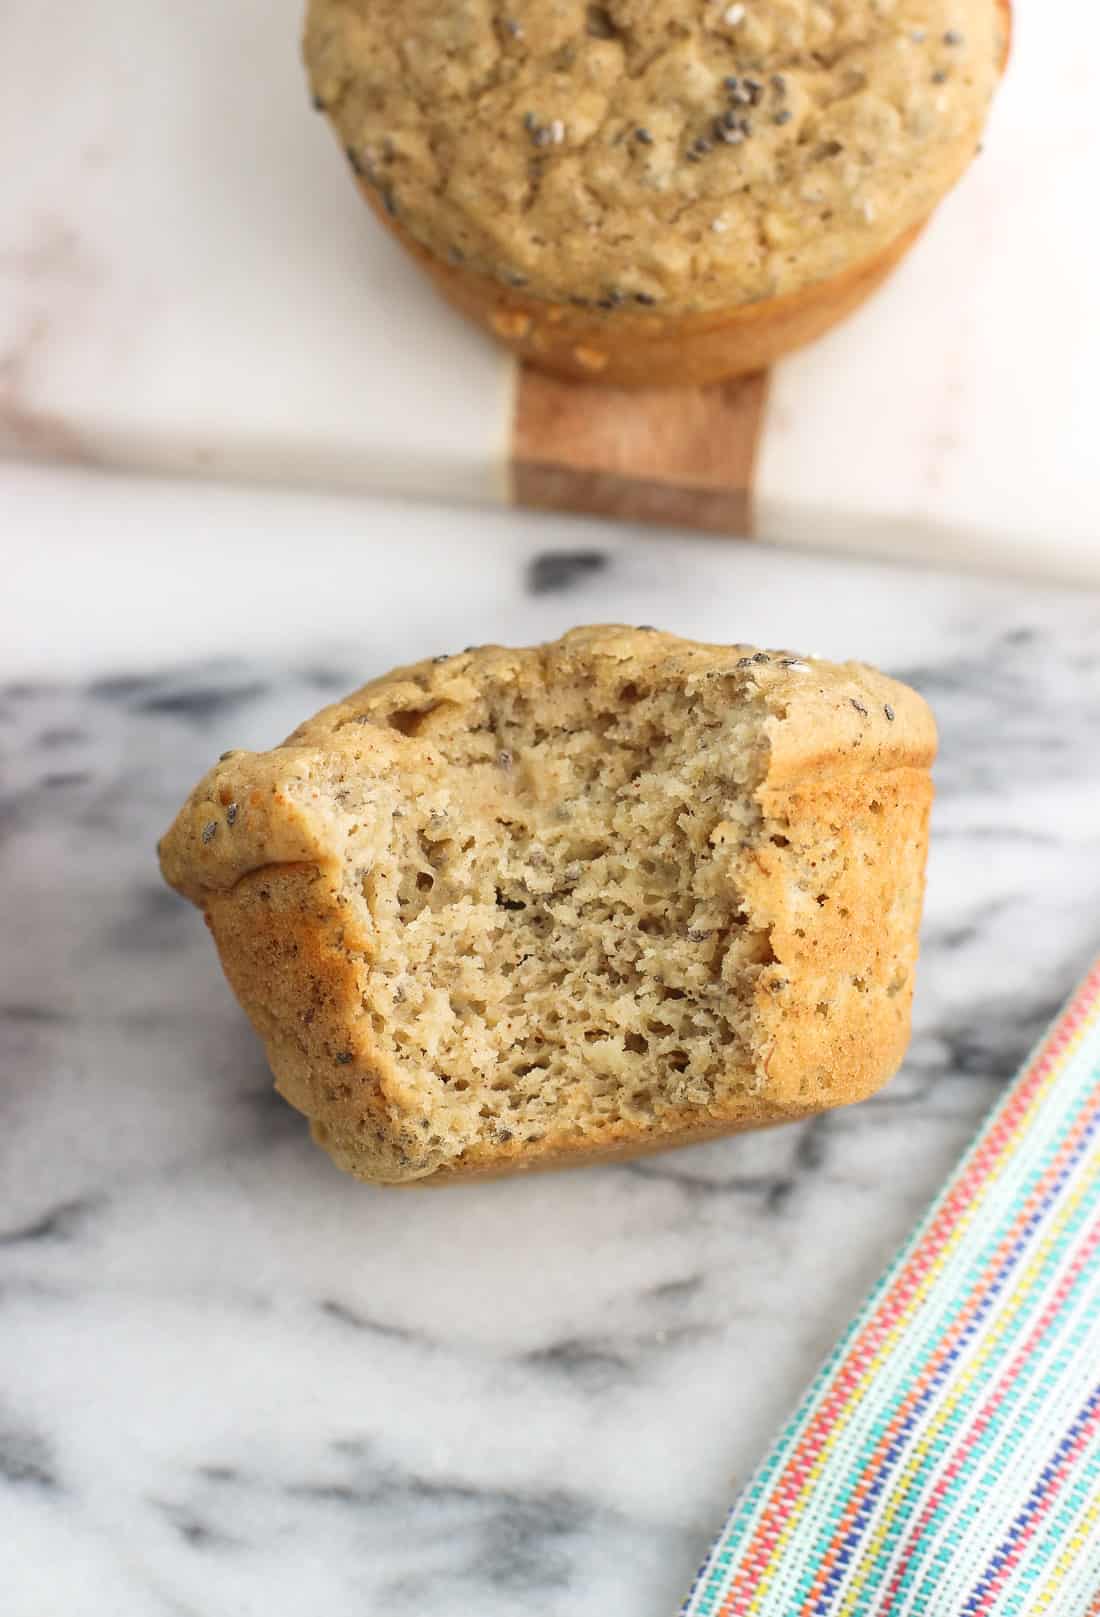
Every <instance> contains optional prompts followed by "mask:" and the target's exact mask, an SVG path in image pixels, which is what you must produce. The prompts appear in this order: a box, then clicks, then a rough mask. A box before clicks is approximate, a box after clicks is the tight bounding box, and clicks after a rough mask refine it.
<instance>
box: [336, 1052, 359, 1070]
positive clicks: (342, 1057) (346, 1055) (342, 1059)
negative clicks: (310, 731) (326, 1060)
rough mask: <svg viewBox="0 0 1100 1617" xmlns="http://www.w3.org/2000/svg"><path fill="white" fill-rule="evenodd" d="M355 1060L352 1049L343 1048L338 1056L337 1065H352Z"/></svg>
mask: <svg viewBox="0 0 1100 1617" xmlns="http://www.w3.org/2000/svg"><path fill="white" fill-rule="evenodd" d="M354 1060H355V1056H354V1054H353V1053H352V1051H350V1050H341V1051H340V1052H339V1053H338V1055H337V1057H336V1065H337V1066H338V1067H350V1066H351V1064H352V1062H353V1061H354Z"/></svg>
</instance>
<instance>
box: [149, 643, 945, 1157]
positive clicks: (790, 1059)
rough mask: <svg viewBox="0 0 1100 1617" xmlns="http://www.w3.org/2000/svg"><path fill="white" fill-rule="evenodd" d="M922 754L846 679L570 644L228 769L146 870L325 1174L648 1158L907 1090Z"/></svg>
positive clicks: (875, 685)
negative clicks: (191, 919) (175, 906)
mask: <svg viewBox="0 0 1100 1617" xmlns="http://www.w3.org/2000/svg"><path fill="white" fill-rule="evenodd" d="M935 748H936V730H935V724H934V722H933V719H932V715H931V714H930V712H929V711H928V708H927V707H926V706H925V704H924V702H923V701H922V700H921V698H920V697H919V696H918V695H917V693H916V692H915V691H912V690H909V689H908V688H907V687H906V686H904V685H899V684H898V683H897V682H896V681H894V680H891V679H887V678H885V677H884V676H883V675H882V674H879V673H876V672H875V671H874V670H873V669H870V668H867V667H865V666H864V665H861V664H857V663H845V664H834V663H826V662H819V661H817V660H815V659H809V658H803V657H799V656H797V655H796V654H795V653H794V652H787V651H771V652H768V651H758V650H755V649H754V648H753V647H751V646H713V645H703V644H699V643H696V642H694V641H690V640H681V639H678V638H677V637H676V636H674V635H669V634H661V633H659V632H657V631H656V630H651V629H628V628H621V627H616V626H604V627H595V628H586V629H576V630H574V631H573V632H572V633H570V634H567V635H565V636H564V638H563V639H561V640H558V641H554V642H552V643H551V644H549V645H544V646H530V647H525V648H522V649H519V650H513V649H510V648H507V647H503V646H481V647H473V646H471V647H468V648H467V649H466V650H465V651H462V652H458V653H457V654H455V655H454V656H446V655H444V656H438V657H433V658H431V659H430V660H428V661H425V662H421V663H417V664H414V665H413V666H412V667H409V668H399V669H397V670H395V671H394V672H393V673H392V674H388V675H386V676H385V677H384V678H382V679H377V680H375V681H373V683H371V684H370V685H366V686H364V687H363V688H362V689H361V690H359V691H356V692H355V693H354V694H353V695H351V696H349V697H348V698H347V699H346V700H345V701H343V702H338V703H336V704H335V705H334V706H332V707H329V708H326V709H325V710H324V711H323V712H321V713H319V714H317V715H316V716H315V717H314V718H312V719H309V720H307V722H306V723H304V724H302V725H301V726H299V728H298V729H297V730H296V731H295V732H294V734H293V735H292V736H290V737H289V739H288V740H287V741H286V742H284V743H283V745H282V746H279V747H275V748H274V749H273V750H272V751H270V752H265V753H251V752H233V753H227V754H225V755H223V757H222V758H221V759H220V761H219V762H218V763H217V764H216V765H215V766H214V768H213V769H212V770H211V771H210V772H209V774H208V775H207V776H206V777H205V779H203V780H202V781H200V783H199V784H198V786H197V787H196V788H195V790H194V791H193V792H192V794H191V796H190V798H189V800H188V802H187V803H186V804H185V805H184V807H183V809H182V810H181V812H180V814H179V815H178V817H177V819H176V821H175V824H174V825H173V826H172V828H171V830H170V831H169V832H168V834H167V835H166V837H165V838H164V840H163V842H162V843H161V847H160V858H161V868H162V870H163V872H164V875H165V877H166V878H167V880H168V881H169V882H170V883H171V884H172V886H173V887H175V888H177V889H178V891H179V892H181V893H183V894H184V895H185V896H186V897H187V898H189V899H191V900H192V901H193V902H194V903H195V904H197V905H199V906H200V908H201V909H202V910H203V912H204V914H205V916H206V920H207V923H208V924H209V926H210V929H211V931H212V932H213V935H214V940H215V942H216V944H217V946H218V950H219V953H220V955H221V959H222V964H223V966H224V968H225V972H226V975H227V976H228V978H229V981H230V983H231V984H232V986H233V988H234V990H235V992H236V994H237V996H238V998H239V999H240V1001H241V1004H242V1005H243V1006H244V1008H245V1010H246V1011H247V1013H248V1015H249V1016H250V1017H251V1019H252V1022H253V1025H254V1026H255V1028H256V1031H257V1032H258V1033H259V1035H260V1037H261V1038H262V1039H263V1041H264V1044H265V1046H266V1049H267V1054H268V1059H269V1061H270V1063H271V1066H272V1069H273V1071H274V1073H275V1080H276V1083H277V1085H278V1087H279V1089H280V1090H281V1092H282V1093H283V1095H285V1097H286V1098H287V1100H288V1101H290V1102H291V1104H292V1105H294V1106H296V1107H298V1108H299V1110H301V1111H302V1112H304V1113H305V1115H306V1116H307V1117H308V1118H309V1119H310V1121H311V1123H312V1126H313V1134H314V1138H315V1139H316V1140H317V1142H318V1143H319V1144H320V1145H322V1146H323V1147H324V1148H325V1150H327V1151H328V1152H329V1153H330V1155H331V1156H332V1157H333V1158H334V1160H335V1161H336V1162H337V1163H338V1164H339V1166H340V1167H342V1168H346V1169H347V1170H349V1171H350V1172H351V1173H353V1174H356V1175H358V1176H360V1177H361V1178H364V1179H374V1180H381V1181H384V1182H391V1183H392V1182H401V1181H406V1180H414V1179H432V1180H435V1181H444V1180H449V1179H455V1178H466V1177H470V1176H481V1175H487V1174H502V1173H514V1172H518V1171H521V1170H525V1169H531V1168H543V1167H553V1166H556V1165H560V1164H569V1163H575V1162H582V1161H585V1160H590V1159H598V1158H603V1157H614V1156H631V1155H634V1154H636V1153H637V1152H639V1151H652V1150H655V1149H657V1148H659V1147H664V1146H672V1145H685V1144H688V1143H690V1142H691V1141H695V1140H706V1139H711V1138H713V1137H715V1136H716V1135H720V1134H730V1133H735V1132H737V1131H738V1130H741V1129H749V1128H759V1127H762V1126H764V1125H768V1124H772V1123H781V1122H784V1121H792V1120H794V1119H797V1118H800V1117H806V1116H809V1115H810V1114H811V1113H814V1112H820V1111H824V1110H826V1109H827V1108H830V1107H834V1106H840V1105H844V1104H847V1103H848V1102H851V1101H856V1100H860V1099H862V1098H863V1097H864V1096H866V1095H869V1094H870V1093H871V1092H872V1091H874V1090H875V1089H877V1088H878V1087H879V1086H880V1085H881V1084H882V1083H884V1082H885V1080H886V1079H887V1078H888V1077H889V1076H890V1075H891V1073H893V1072H894V1070H895V1068H896V1067H897V1065H898V1063H899V1062H900V1061H901V1058H902V1055H903V1053H904V1051H905V1047H906V1043H907V1042H908V1037H909V1007H910V1002H911V999H912V992H913V970H914V965H915V962H916V954H917V932H918V927H919V923H920V910H921V899H922V895H923V889H924V859H925V852H926V848H927V837H928V813H929V806H930V802H931V797H932V783H931V779H930V776H929V768H930V765H931V763H932V758H933V755H934V753H935Z"/></svg>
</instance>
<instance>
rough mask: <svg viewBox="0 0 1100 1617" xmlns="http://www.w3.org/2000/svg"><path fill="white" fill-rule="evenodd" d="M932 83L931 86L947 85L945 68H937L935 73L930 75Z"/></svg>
mask: <svg viewBox="0 0 1100 1617" xmlns="http://www.w3.org/2000/svg"><path fill="white" fill-rule="evenodd" d="M932 83H933V84H946V83H947V69H946V68H945V67H938V68H937V69H936V71H935V72H934V73H933V75H932Z"/></svg>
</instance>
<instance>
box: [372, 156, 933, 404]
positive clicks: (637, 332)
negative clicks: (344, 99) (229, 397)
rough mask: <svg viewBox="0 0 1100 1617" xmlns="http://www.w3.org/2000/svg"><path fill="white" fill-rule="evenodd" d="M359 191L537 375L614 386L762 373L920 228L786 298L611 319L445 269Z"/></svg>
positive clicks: (899, 253) (836, 316) (885, 265)
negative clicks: (717, 309)
mask: <svg viewBox="0 0 1100 1617" xmlns="http://www.w3.org/2000/svg"><path fill="white" fill-rule="evenodd" d="M360 189H361V190H362V193H363V196H364V197H365V199H366V201H367V202H368V203H369V205H370V207H371V208H372V209H373V210H374V213H375V216H376V218H377V219H378V220H379V221H380V222H381V223H382V224H383V225H384V226H385V228H386V229H387V230H388V231H389V232H390V233H391V235H393V236H395V237H396V238H397V240H398V241H399V242H400V243H401V245H402V246H403V247H404V248H405V249H406V251H407V252H409V253H410V254H411V255H412V256H413V257H414V258H415V259H416V260H417V262H418V263H419V264H420V265H421V267H422V268H423V269H424V271H425V272H426V273H427V275H428V276H429V278H430V279H431V282H432V284H433V286H434V287H435V288H436V290H437V291H438V292H439V293H441V294H442V296H443V297H444V298H445V299H446V300H447V302H448V303H450V304H451V305H452V306H453V307H454V308H456V309H457V310H458V311H459V312H460V313H461V314H464V315H466V316H467V318H468V319H470V320H473V321H475V322H476V324H478V325H480V326H483V327H484V328H485V330H486V331H487V332H489V334H490V335H491V336H493V337H495V338H496V339H497V341H498V342H502V343H503V344H504V345H505V346H506V347H508V348H510V349H511V350H512V352H513V353H514V354H516V355H517V356H518V357H519V358H520V359H524V360H526V361H527V362H528V364H531V365H534V366H535V367H536V368H537V369H538V370H541V371H546V372H548V373H549V374H550V375H552V376H563V377H567V378H569V379H570V380H572V381H578V382H593V381H599V382H604V383H607V384H608V385H610V386H614V387H699V386H705V385H706V384H708V383H711V382H721V381H725V380H727V379H728V378H730V377H735V376H747V375H750V374H751V373H752V372H754V371H762V370H766V369H767V368H768V366H770V365H772V364H774V363H775V361H776V360H777V359H781V358H782V356H783V355H784V354H787V353H790V352H791V350H792V349H795V348H801V347H802V346H803V345H804V344H805V343H808V342H813V341H814V340H815V339H816V338H817V337H821V336H823V335H824V333H825V332H826V331H828V330H829V329H830V327H832V326H834V325H836V324H837V322H838V321H840V320H843V319H844V318H845V316H846V315H849V314H851V312H852V311H853V310H854V309H856V308H858V307H859V305H860V304H861V303H862V302H863V301H864V299H865V298H867V297H869V296H870V295H871V293H872V292H874V291H875V290H876V288H877V287H879V286H881V284H882V282H883V281H884V280H885V279H886V277H887V276H888V275H889V273H890V271H891V270H892V269H893V268H894V266H895V265H896V264H897V263H898V262H899V261H900V260H901V259H902V258H903V257H904V256H905V254H906V253H907V252H908V251H909V249H910V247H911V246H912V245H913V243H914V242H915V241H916V239H917V237H918V236H919V235H920V233H921V231H922V229H923V228H924V225H923V222H922V223H921V224H917V225H914V226H912V227H911V228H910V229H908V230H906V231H905V232H904V234H903V235H902V236H900V237H899V238H898V239H897V240H896V241H893V242H890V243H889V244H888V246H886V247H884V248H882V249H881V250H880V251H879V252H877V253H875V254H874V256H873V257H872V258H869V259H867V260H865V261H863V262H861V263H859V264H852V265H850V266H849V267H848V268H846V269H844V270H842V271H841V272H840V273H839V274H837V275H833V276H830V277H829V279H828V280H825V281H819V282H817V283H816V284H814V285H811V286H806V287H803V288H801V289H800V290H799V291H797V292H790V293H787V294H786V295H785V296H783V297H777V298H765V299H763V300H762V301H760V302H759V303H746V304H739V305H737V306H736V307H734V308H732V309H729V310H726V311H722V312H714V311H711V312H708V313H705V314H679V315H676V314H669V315H661V314H653V313H647V312H640V311H639V312H635V311H634V310H627V311H623V312H620V313H618V314H616V315H615V316H614V318H608V317H606V316H601V315H600V314H598V313H596V312H593V311H592V310H586V309H575V308H571V307H570V306H569V305H568V304H563V303H547V302H544V301H540V300H538V299H536V298H531V297H524V296H523V294H522V293H521V292H517V291H514V290H512V289H510V288H508V287H503V286H501V285H500V283H499V282H498V281H494V280H492V279H491V278H490V277H489V276H487V275H477V274H475V273H474V271H472V270H469V269H457V268H455V267H454V266H453V265H450V264H445V263H443V262H442V261H441V260H440V259H438V258H436V257H435V256H434V255H433V254H432V253H429V252H428V251H427V250H426V249H425V248H423V247H421V246H420V244H419V242H417V241H415V240H414V239H413V237H411V236H410V235H408V233H407V232H405V231H404V230H402V228H401V226H400V224H399V223H398V222H397V221H396V220H395V219H393V218H391V217H390V216H389V215H388V214H387V213H386V211H385V209H384V207H383V206H382V205H381V203H380V202H379V199H378V194H377V192H376V191H374V190H372V188H371V187H370V186H369V185H366V184H364V183H363V182H360Z"/></svg>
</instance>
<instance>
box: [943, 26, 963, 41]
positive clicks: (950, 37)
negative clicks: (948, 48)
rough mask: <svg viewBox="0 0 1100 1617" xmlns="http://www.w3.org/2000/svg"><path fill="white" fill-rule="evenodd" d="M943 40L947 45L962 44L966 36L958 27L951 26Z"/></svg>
mask: <svg viewBox="0 0 1100 1617" xmlns="http://www.w3.org/2000/svg"><path fill="white" fill-rule="evenodd" d="M943 42H944V44H945V45H962V44H963V43H964V36H963V35H962V34H960V32H959V30H958V29H957V28H949V29H948V30H947V32H946V34H944V36H943Z"/></svg>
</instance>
